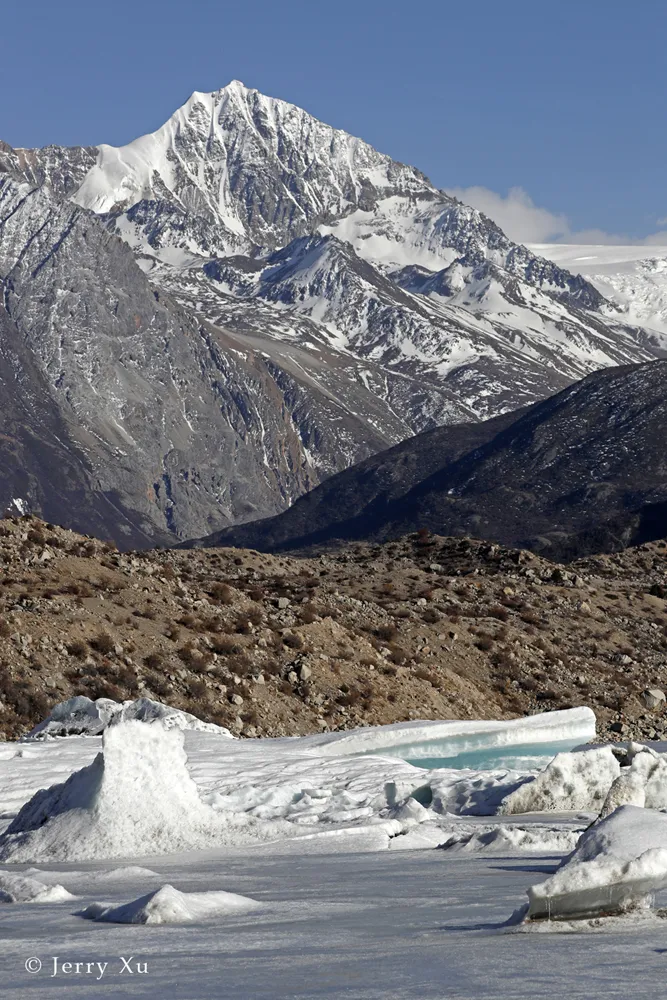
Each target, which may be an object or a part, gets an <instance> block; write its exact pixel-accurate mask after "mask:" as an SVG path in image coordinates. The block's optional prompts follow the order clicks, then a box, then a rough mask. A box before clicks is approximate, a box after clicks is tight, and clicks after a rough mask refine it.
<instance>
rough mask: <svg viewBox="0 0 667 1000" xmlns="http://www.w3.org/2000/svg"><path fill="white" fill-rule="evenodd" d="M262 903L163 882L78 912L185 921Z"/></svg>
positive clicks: (115, 918) (134, 920) (114, 918)
mask: <svg viewBox="0 0 667 1000" xmlns="http://www.w3.org/2000/svg"><path fill="white" fill-rule="evenodd" d="M261 905H262V904H261V903H259V902H257V900H256V899H250V898H249V897H248V896H239V895H237V893H235V892H179V891H178V889H174V887H173V885H163V886H162V888H161V889H157V890H156V891H155V892H149V893H147V894H146V895H145V896H140V897H139V898H138V899H133V900H132V901H131V902H130V903H124V904H122V905H121V906H105V905H104V904H103V903H91V904H90V906H87V907H86V908H85V910H81V911H80V912H79V913H78V914H77V916H79V917H84V918H85V919H86V920H103V921H107V922H109V923H114V924H184V923H192V922H193V921H202V920H211V919H214V918H215V917H224V916H228V915H229V914H231V913H247V912H249V911H250V910H256V909H257V908H258V907H260V906H261Z"/></svg>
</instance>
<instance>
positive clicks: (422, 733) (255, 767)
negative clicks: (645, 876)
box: [0, 710, 667, 1000]
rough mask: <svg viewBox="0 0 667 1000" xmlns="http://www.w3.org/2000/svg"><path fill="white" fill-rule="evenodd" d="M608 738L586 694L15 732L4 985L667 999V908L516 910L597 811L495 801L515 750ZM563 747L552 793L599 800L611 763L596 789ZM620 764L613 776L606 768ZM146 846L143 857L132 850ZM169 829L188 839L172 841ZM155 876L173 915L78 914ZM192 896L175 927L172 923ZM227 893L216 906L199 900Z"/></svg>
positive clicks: (5, 790)
mask: <svg viewBox="0 0 667 1000" xmlns="http://www.w3.org/2000/svg"><path fill="white" fill-rule="evenodd" d="M590 730H591V718H590V713H587V711H586V710H577V711H575V712H574V713H568V712H563V713H550V714H549V715H548V716H537V717H534V718H531V719H527V720H515V721H514V722H511V723H492V722H480V723H406V724H398V725H396V726H393V727H381V728H380V729H377V730H372V729H367V730H357V731H351V732H341V733H327V734H319V735H315V736H312V737H303V738H297V739H281V740H234V739H231V738H229V737H225V736H224V735H220V734H216V733H212V732H186V733H185V736H184V737H183V736H182V735H181V734H180V733H178V732H171V733H169V732H166V731H165V730H164V728H163V727H162V724H161V723H153V724H149V723H142V722H137V721H133V722H125V723H122V724H120V725H113V726H111V728H110V730H109V731H108V733H107V735H106V736H105V737H104V742H103V739H102V738H101V737H99V736H78V737H66V738H61V739H50V740H45V741H41V742H40V741H36V742H26V743H21V744H12V743H5V744H0V817H1V818H2V822H1V823H0V831H1V830H2V829H4V828H6V827H8V826H9V825H10V824H11V823H12V821H13V820H15V818H16V817H17V814H19V813H20V815H21V816H23V826H21V824H20V823H19V829H18V832H17V831H16V830H14V829H12V832H9V833H5V834H4V835H2V834H0V849H2V851H3V852H4V853H3V857H4V858H5V861H4V863H3V864H2V865H1V866H0V890H4V892H5V896H9V897H11V891H16V892H17V893H19V895H20V898H21V899H26V898H34V899H35V900H37V901H30V902H21V901H17V902H13V903H12V902H7V903H0V969H1V971H2V979H1V980H0V983H1V986H0V991H2V995H3V996H5V995H6V996H7V997H8V998H11V1000H39V998H42V997H44V998H51V997H68V998H69V997H75V998H76V997H81V998H82V1000H88V998H95V997H103V998H104V997H108V998H112V997H151V998H153V997H154V998H160V1000H164V998H168V1000H185V998H187V1000H209V998H210V1000H219V998H228V997H229V998H239V1000H283V998H284V1000H288V998H289V1000H300V998H303V1000H306V998H308V1000H311V998H312V1000H325V998H349V1000H410V998H415V1000H424V998H437V1000H443V998H460V1000H487V998H488V1000H491V998H493V1000H504V998H507V1000H523V998H526V1000H536V998H538V997H542V996H544V997H547V996H548V997H551V996H553V997H561V996H562V997H573V998H581V1000H596V998H598V997H599V998H603V997H604V998H605V1000H608V998H623V1000H625V998H628V997H633V998H643V997H660V996H663V995H664V980H665V971H666V968H667V967H666V965H665V963H666V962H667V924H666V923H665V922H664V921H662V920H660V919H659V918H658V917H656V916H655V915H651V914H646V915H644V916H643V917H642V918H641V919H633V918H631V917H628V918H627V919H626V918H622V919H619V920H617V921H615V922H614V921H612V922H606V923H605V922H603V923H602V925H601V926H600V929H599V930H598V932H596V933H591V927H590V925H585V926H584V925H583V924H582V926H581V932H579V933H564V932H563V931H564V929H565V928H564V927H563V925H560V926H559V925H557V924H553V925H548V924H546V923H545V922H541V923H540V925H532V927H530V928H529V929H526V927H521V928H512V927H508V926H506V921H507V920H508V918H509V917H510V915H511V914H512V913H513V912H514V911H515V910H517V908H519V907H521V906H522V905H523V904H524V903H525V902H526V900H527V896H526V890H527V889H528V887H529V886H531V885H534V884H536V883H541V882H544V880H545V879H547V878H548V877H549V876H550V875H552V874H553V873H554V872H555V870H556V867H557V865H558V864H559V862H560V860H561V858H562V856H563V855H562V854H561V853H553V851H551V850H549V847H548V845H549V844H551V845H555V844H558V845H561V844H562V845H565V846H564V847H563V851H565V850H570V849H571V846H572V845H573V844H574V843H576V841H577V838H578V836H579V833H580V832H581V830H583V829H584V827H585V826H587V825H588V823H589V822H590V821H591V819H592V818H593V816H594V815H595V813H592V814H590V813H586V812H583V813H582V812H570V813H560V814H559V813H555V812H540V813H535V814H532V815H519V816H505V815H503V816H497V815H489V814H488V813H489V809H490V811H493V809H492V808H491V807H492V806H493V803H494V802H500V801H501V798H502V795H504V794H506V792H507V790H508V789H512V788H515V787H517V781H518V782H519V787H520V788H523V787H527V784H525V783H528V782H530V780H531V776H530V775H528V774H526V772H525V770H522V769H519V770H518V771H517V770H516V769H515V765H517V764H518V763H520V762H523V767H525V766H526V763H527V762H531V766H533V765H534V762H535V761H540V762H541V763H544V760H545V758H546V757H549V756H551V755H552V754H553V753H554V752H555V751H556V750H562V749H563V745H564V744H567V745H572V743H573V742H576V743H581V741H582V739H586V738H587V737H589V736H590ZM406 748H407V750H416V751H417V758H415V759H418V760H419V763H420V766H419V767H414V766H412V765H411V764H410V763H409V762H408V761H407V760H406V759H404V758H403V757H402V754H405V753H406ZM431 749H436V750H437V754H436V759H437V760H438V761H439V762H442V761H443V760H445V759H447V757H446V755H445V753H444V751H445V750H446V749H447V752H449V754H450V757H449V759H450V760H451V762H452V764H455V765H456V766H452V767H449V768H448V767H438V768H433V767H431V768H430V769H429V768H428V767H424V765H425V764H426V765H428V764H429V763H432V761H431V762H429V761H428V760H426V759H425V756H424V754H425V753H426V752H428V751H429V750H431ZM102 750H103V754H104V756H103V757H102V756H99V757H98V756H97V755H98V754H99V753H100V751H102ZM605 753H606V754H607V755H608V757H609V758H610V759H611V757H612V755H611V753H610V752H609V751H598V754H602V755H604V754H605ZM186 754H187V756H186ZM588 759H589V760H593V756H592V755H590V756H589V758H588ZM595 759H596V760H597V758H595ZM600 760H601V758H600ZM559 761H564V763H561V764H559V766H558V768H557V769H556V771H555V772H554V780H553V782H552V786H553V789H554V794H555V793H558V794H569V792H568V791H567V789H568V787H569V785H570V784H571V783H572V781H574V782H575V784H576V782H577V781H578V782H579V785H580V788H581V789H582V790H583V791H584V792H586V794H588V792H591V794H592V790H594V789H595V788H596V787H597V785H596V784H595V780H597V779H595V775H592V776H589V778H588V779H586V780H587V781H588V784H586V783H585V782H583V783H582V781H583V779H582V778H581V777H576V774H575V771H576V769H574V770H572V772H571V773H570V770H569V768H570V765H571V763H572V755H569V754H565V755H564V758H559ZM510 763H511V764H512V767H509V768H508V765H509V764H510ZM487 764H490V765H491V767H492V770H484V767H483V766H486V765H487ZM612 764H613V768H612V770H611V771H609V767H608V766H607V770H606V771H601V772H600V773H601V774H603V776H604V775H606V778H605V780H606V781H607V784H609V783H610V782H611V781H612V780H613V777H614V774H615V773H616V772H617V771H618V770H619V767H618V764H617V763H616V762H615V761H613V760H612ZM601 766H602V765H601V764H596V765H595V767H601ZM614 768H615V771H614V770H613V769H614ZM82 769H83V770H82ZM547 773H549V772H547ZM577 773H578V772H577ZM573 775H574V777H572V776H573ZM70 776H72V777H71V780H70V781H69V782H68V783H67V785H66V786H65V787H64V788H63V787H62V786H61V787H60V789H58V788H55V789H54V788H51V787H50V786H54V785H55V784H56V783H62V782H65V781H66V779H68V778H70ZM593 779H595V780H593ZM521 782H523V783H524V785H522V784H521ZM536 784H537V782H536ZM598 784H599V782H598ZM561 786H562V788H561ZM47 787H49V788H50V791H49V792H48V794H46V795H42V796H36V797H35V798H33V796H35V793H36V792H37V791H38V790H39V789H41V788H47ZM550 787H551V786H550ZM559 789H560V791H559ZM563 789H564V791H563ZM587 789H588V791H587ZM426 792H428V794H426ZM413 793H414V794H413ZM28 800H31V801H30V805H29V806H27V807H26V810H23V811H21V810H22V807H23V806H24V804H26V803H27V802H28ZM188 803H195V808H194V813H195V814H196V817H195V818H196V823H193V816H192V815H191V814H190V813H189V807H188ZM483 809H486V810H487V814H486V815H484V814H483V812H480V810H483ZM471 813H476V814H471ZM655 815H658V814H657V813H656V814H655ZM124 838H127V839H124ZM451 838H453V840H454V841H455V842H456V845H457V846H456V847H455V848H454V849H453V848H452V847H451ZM129 842H132V843H133V844H135V845H136V844H141V845H142V847H143V848H144V849H143V850H142V851H138V850H135V851H134V854H133V856H132V857H126V856H125V854H129V853H131V852H130V851H129V850H128V849H127V844H128V843H129ZM174 842H179V843H186V844H188V843H189V844H190V846H189V847H184V848H182V849H181V848H179V849H178V853H175V850H176V849H175V848H174V847H169V846H168V845H169V844H170V843H172V844H173V843H174ZM443 843H448V845H449V846H448V849H445V850H441V849H437V846H436V845H437V844H443ZM568 844H569V845H570V846H569V847H568V846H567V845H568ZM466 852H468V853H466ZM18 857H20V858H21V859H22V863H17V858H18ZM17 876H20V877H18V878H17ZM3 879H4V882H3V881H2V880H3ZM40 884H41V888H42V889H43V890H45V892H44V893H42V897H41V901H39V900H40V897H39V895H37V896H35V895H34V893H35V887H36V889H37V890H39V889H40ZM56 886H61V887H63V889H62V890H61V889H55V888H54V887H56ZM12 887H18V888H15V889H13V888H12ZM165 887H167V888H165ZM168 887H173V890H172V889H171V888H168ZM158 890H163V891H162V892H160V898H161V899H162V900H163V903H164V900H166V901H167V902H166V904H164V905H163V910H164V913H163V914H162V916H163V917H164V919H165V920H166V921H167V922H165V923H162V924H157V925H156V924H147V923H118V924H117V923H109V922H97V921H96V919H83V918H82V916H81V913H82V912H85V913H86V914H87V916H88V917H90V916H91V915H93V916H94V915H95V914H98V915H99V914H101V913H107V914H111V915H113V914H123V915H125V916H127V915H128V914H129V915H130V917H129V919H132V917H131V915H132V914H137V913H139V914H141V913H145V912H147V910H146V907H148V908H149V909H150V905H151V904H150V900H151V899H152V898H153V896H152V894H153V893H156V892H157V891H158ZM26 892H27V893H28V895H27V896H26V895H25V893H26ZM188 893H195V894H197V895H196V896H190V897H188V895H187V894H188ZM224 893H231V894H234V896H233V897H232V896H230V897H226V896H221V895H216V894H224ZM21 894H23V895H21ZM31 894H32V895H31ZM183 894H184V895H183ZM206 894H211V895H209V896H207V895H206ZM0 895H1V893H0ZM54 897H55V899H56V900H60V901H55V902H54V901H50V900H52V899H53V898H54ZM72 897H74V898H72ZM239 897H245V901H244V899H239ZM144 900H146V901H148V902H145V903H144V902H142V901H144ZM174 900H176V902H177V903H178V904H179V905H181V904H182V907H183V908H182V911H181V916H180V917H179V916H178V914H177V915H176V918H175V919H179V920H181V922H180V923H170V922H168V921H169V920H170V919H172V917H173V914H170V911H169V906H170V905H171V902H173V901H174ZM219 900H222V903H221V906H222V909H221V910H219V911H218V912H217V914H216V915H215V916H214V917H211V918H210V919H202V917H201V913H202V912H203V911H202V910H201V909H199V910H198V907H201V906H204V907H205V906H206V905H208V904H209V903H210V904H216V905H217V902H218V901H219ZM170 901H171V902H170ZM228 901H229V902H228ZM253 901H254V902H253ZM657 901H658V903H661V902H662V899H661V894H659V895H658V898H657ZM244 902H245V903H247V904H248V906H247V907H246V908H245V909H243V910H239V911H236V910H234V907H235V906H238V905H240V906H242V907H243V906H244ZM665 902H667V896H666V898H665ZM93 904H99V905H98V906H94V905H93ZM128 904H129V905H128ZM255 904H258V905H255ZM226 907H231V909H229V908H226ZM160 912H161V913H162V911H160ZM211 912H212V911H211ZM183 913H185V917H183ZM192 913H194V917H191V916H190V915H189V914H192ZM161 919H162V917H161ZM183 921H185V922H183ZM545 931H546V932H545ZM142 970H145V971H142Z"/></svg>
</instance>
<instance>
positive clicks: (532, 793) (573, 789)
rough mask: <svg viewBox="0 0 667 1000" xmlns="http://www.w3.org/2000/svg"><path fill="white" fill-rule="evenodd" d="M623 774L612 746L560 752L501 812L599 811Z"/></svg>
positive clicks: (510, 796)
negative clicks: (613, 785) (575, 751)
mask: <svg viewBox="0 0 667 1000" xmlns="http://www.w3.org/2000/svg"><path fill="white" fill-rule="evenodd" d="M620 773H621V766H620V764H619V762H618V761H617V759H616V757H615V756H614V754H613V752H612V749H611V747H601V748H599V749H596V750H584V751H582V752H581V753H559V754H557V755H556V756H555V757H554V759H553V760H552V761H551V763H550V764H548V765H547V767H545V769H544V770H543V771H540V773H539V774H538V775H537V776H536V777H535V778H533V780H532V781H527V782H525V783H524V784H522V785H520V786H519V787H518V788H515V789H514V790H513V791H511V792H510V793H509V794H508V795H506V796H505V797H504V798H503V799H502V800H501V802H500V805H499V806H498V813H502V814H504V815H511V814H514V813H527V812H565V811H570V810H573V811H574V810H580V809H581V810H591V811H595V812H599V810H600V809H601V807H602V805H603V804H604V801H605V799H606V797H607V795H608V793H609V790H610V788H611V786H612V784H613V783H614V781H615V780H616V778H618V776H619V775H620Z"/></svg>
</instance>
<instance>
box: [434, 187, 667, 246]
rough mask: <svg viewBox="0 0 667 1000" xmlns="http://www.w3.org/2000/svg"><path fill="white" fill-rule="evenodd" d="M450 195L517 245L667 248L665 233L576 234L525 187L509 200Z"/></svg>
mask: <svg viewBox="0 0 667 1000" xmlns="http://www.w3.org/2000/svg"><path fill="white" fill-rule="evenodd" d="M447 193H448V194H451V195H453V196H454V197H455V198H458V199H459V201H462V202H464V204H466V205H472V206H473V208H476V209H478V210H479V211H480V212H483V213H484V215H488V217H489V218H490V219H493V221H494V222H496V223H497V224H498V225H499V226H500V228H501V229H502V230H503V231H504V232H505V233H506V234H507V235H508V236H509V238H510V239H511V240H514V241H515V242H516V243H583V244H597V245H600V244H610V245H619V244H620V245H623V244H626V245H628V244H638V245H647V246H651V245H662V246H665V245H667V231H664V230H663V231H660V232H657V233H651V234H650V235H649V236H644V237H642V239H631V238H630V237H628V236H620V235H618V234H617V233H606V232H604V231H603V230H601V229H584V230H579V231H573V230H572V228H571V226H570V223H569V221H568V219H567V216H565V215H563V214H562V213H560V214H558V213H554V212H550V211H549V209H547V208H540V206H539V205H536V204H535V202H534V201H533V199H532V198H531V197H530V195H529V194H528V192H527V191H524V189H523V188H521V187H513V188H510V190H509V191H508V193H507V195H505V196H503V195H501V194H498V193H497V192H496V191H490V190H489V188H485V187H469V188H447ZM657 225H658V226H663V225H667V218H665V219H658V220H657Z"/></svg>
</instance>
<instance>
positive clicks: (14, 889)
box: [0, 872, 74, 903]
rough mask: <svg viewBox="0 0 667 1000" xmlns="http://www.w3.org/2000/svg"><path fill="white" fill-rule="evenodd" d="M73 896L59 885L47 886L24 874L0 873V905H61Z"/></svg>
mask: <svg viewBox="0 0 667 1000" xmlns="http://www.w3.org/2000/svg"><path fill="white" fill-rule="evenodd" d="M68 899H74V896H73V895H72V894H71V893H69V892H68V891H67V889H65V888H64V886H62V885H59V884H55V885H54V884H47V883H46V882H42V881H41V880H39V879H36V878H32V877H31V875H29V874H28V873H26V872H23V873H22V874H20V875H16V874H14V873H12V872H0V903H62V902H64V901H65V900H68Z"/></svg>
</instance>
